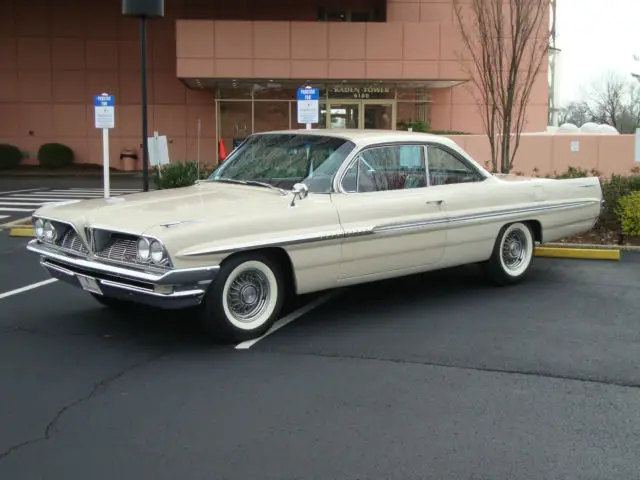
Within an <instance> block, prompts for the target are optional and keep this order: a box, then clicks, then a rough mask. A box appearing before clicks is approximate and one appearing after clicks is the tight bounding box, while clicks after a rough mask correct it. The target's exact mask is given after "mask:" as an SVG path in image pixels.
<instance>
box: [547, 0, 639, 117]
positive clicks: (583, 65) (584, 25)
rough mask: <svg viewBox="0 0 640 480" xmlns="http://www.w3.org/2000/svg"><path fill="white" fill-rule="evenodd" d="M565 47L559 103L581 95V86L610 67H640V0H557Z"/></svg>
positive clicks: (559, 39)
mask: <svg viewBox="0 0 640 480" xmlns="http://www.w3.org/2000/svg"><path fill="white" fill-rule="evenodd" d="M557 2H558V4H557V14H558V25H557V29H558V36H557V38H556V43H557V46H558V48H561V49H562V61H561V71H560V72H559V75H560V78H559V88H560V91H559V92H560V98H559V100H560V103H561V104H564V103H566V102H568V101H571V100H574V99H577V98H579V97H580V94H581V90H580V87H581V86H588V85H589V84H590V83H591V82H592V80H593V79H594V78H595V79H597V78H598V75H599V74H600V73H601V72H603V71H605V70H607V69H612V70H617V71H619V72H621V73H623V74H625V75H630V73H631V71H632V70H634V69H635V70H636V71H640V62H638V63H637V64H636V65H634V62H633V60H632V55H633V54H640V0H557Z"/></svg>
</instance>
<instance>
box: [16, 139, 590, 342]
mask: <svg viewBox="0 0 640 480" xmlns="http://www.w3.org/2000/svg"><path fill="white" fill-rule="evenodd" d="M601 201H602V191H601V188H600V183H599V180H598V178H596V177H589V178H580V179H568V180H551V179H538V178H524V177H516V176H495V175H491V174H490V173H488V172H487V171H486V170H484V169H483V168H482V167H481V166H480V165H479V164H478V163H476V162H475V161H474V160H473V159H472V158H470V157H469V155H467V154H466V153H465V152H464V151H463V150H462V149H461V148H460V147H458V145H457V144H456V143H455V142H453V141H452V140H450V139H447V138H446V137H440V136H434V135H428V134H423V133H414V132H401V131H375V130H368V131H363V130H358V131H350V130H296V131H279V132H267V133H261V134H255V135H252V136H250V137H249V138H248V139H247V140H246V141H245V142H244V143H243V144H242V145H240V146H239V147H238V148H237V149H236V150H235V151H234V152H232V154H231V155H230V156H229V158H228V159H227V160H226V161H225V162H224V163H223V164H222V165H221V166H220V167H218V168H217V170H216V171H214V172H213V174H212V175H211V176H210V177H209V178H208V179H207V180H204V181H200V182H198V183H197V184H196V185H194V186H191V187H186V188H179V189H172V190H160V191H152V192H147V193H139V194H133V195H127V196H123V197H115V198H111V199H94V200H86V201H78V202H67V203H64V204H54V205H48V206H44V207H42V208H41V209H39V210H38V211H37V212H35V214H34V216H33V222H34V228H35V232H36V236H37V238H36V239H34V240H32V241H31V242H30V243H29V245H28V247H27V248H28V249H29V250H31V251H32V252H35V253H37V254H38V255H40V257H41V264H42V265H43V266H44V267H45V268H46V269H47V270H48V271H49V272H50V274H51V275H53V276H54V277H56V278H58V279H60V280H64V281H67V282H69V283H71V284H73V285H76V286H78V287H80V288H82V289H84V290H86V291H87V292H89V293H91V294H92V295H93V296H94V297H95V298H96V299H97V300H98V301H99V302H101V303H102V304H104V305H107V306H113V307H119V306H127V305H130V304H131V302H135V303H140V304H145V305H150V306H157V307H161V308H172V309H175V308H188V307H194V309H195V310H194V313H195V314H197V315H198V316H199V318H201V319H202V321H203V323H204V325H205V326H206V327H207V328H208V329H209V330H210V331H211V333H212V334H214V335H215V336H216V337H217V338H219V339H221V340H225V341H242V340H246V339H249V338H253V337H256V336H259V335H261V334H263V333H264V332H266V331H267V330H268V329H269V328H270V326H271V325H272V323H273V322H274V321H275V320H276V319H277V318H278V316H279V315H280V313H281V309H282V306H283V302H284V301H285V299H286V298H287V297H288V296H290V295H292V294H305V293H309V292H317V291H321V290H327V289H333V288H336V287H341V286H347V285H354V284H359V283H363V282H371V281H376V280H381V279H387V278H392V277H399V276H403V275H409V274H414V273H418V272H425V271H429V270H435V269H442V268H447V267H453V266H457V265H462V264H470V263H481V264H482V265H483V267H484V268H485V270H486V272H487V273H488V274H489V277H490V278H491V279H492V280H494V281H495V282H496V283H498V284H502V285H504V284H512V283H515V282H518V281H519V280H521V279H522V278H523V277H524V276H525V274H526V273H527V271H528V270H529V268H530V266H531V263H532V260H533V257H534V244H535V243H536V242H549V241H553V240H557V239H560V238H563V237H567V236H570V235H574V234H578V233H581V232H585V231H588V230H590V229H591V228H592V227H593V225H594V223H595V221H596V220H597V218H598V216H599V214H600V209H601Z"/></svg>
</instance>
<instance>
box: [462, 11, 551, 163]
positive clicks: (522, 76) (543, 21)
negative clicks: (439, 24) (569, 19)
mask: <svg viewBox="0 0 640 480" xmlns="http://www.w3.org/2000/svg"><path fill="white" fill-rule="evenodd" d="M454 10H455V13H456V18H457V20H458V25H459V27H460V31H461V34H462V40H463V43H464V45H465V47H466V50H468V54H469V56H470V57H471V59H470V61H469V62H466V61H465V60H464V54H461V55H459V57H460V62H461V65H462V68H463V69H464V70H465V72H466V73H467V75H468V76H469V78H470V81H471V86H472V87H475V88H472V89H471V90H472V92H473V94H474V95H475V96H476V101H477V102H478V104H479V107H480V110H481V112H480V113H481V116H482V120H483V123H484V127H485V130H486V132H487V137H488V138H489V144H490V148H491V163H492V168H493V171H494V172H498V171H500V172H503V173H508V172H509V171H510V170H511V168H512V167H513V160H514V158H515V154H516V152H517V150H518V147H519V145H520V134H521V132H522V129H523V127H524V123H525V119H526V115H525V114H526V108H527V105H528V103H529V99H530V97H531V90H532V88H533V85H534V83H535V81H536V79H537V77H538V74H539V73H540V70H541V68H542V64H543V61H544V59H545V57H546V56H547V52H548V50H549V28H550V27H549V23H550V22H549V0H454ZM465 11H468V12H470V15H469V17H470V18H465V15H464V12H465ZM512 136H513V138H512Z"/></svg>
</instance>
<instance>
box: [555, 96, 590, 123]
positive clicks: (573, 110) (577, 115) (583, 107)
mask: <svg viewBox="0 0 640 480" xmlns="http://www.w3.org/2000/svg"><path fill="white" fill-rule="evenodd" d="M593 121H594V118H593V114H592V113H591V108H590V107H589V104H588V103H587V102H584V101H581V102H571V103H569V104H568V105H565V106H564V107H562V108H560V109H559V112H558V123H559V124H560V125H562V124H563V123H573V124H574V125H577V126H578V127H581V126H582V125H584V124H585V123H587V122H593Z"/></svg>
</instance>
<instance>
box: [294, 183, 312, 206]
mask: <svg viewBox="0 0 640 480" xmlns="http://www.w3.org/2000/svg"><path fill="white" fill-rule="evenodd" d="M292 192H293V198H292V199H291V203H290V204H289V206H290V207H295V206H296V196H297V197H298V198H299V199H300V200H302V199H304V198H307V195H309V187H307V186H306V185H305V184H304V183H296V184H295V185H294V186H293V190H292Z"/></svg>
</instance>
